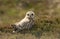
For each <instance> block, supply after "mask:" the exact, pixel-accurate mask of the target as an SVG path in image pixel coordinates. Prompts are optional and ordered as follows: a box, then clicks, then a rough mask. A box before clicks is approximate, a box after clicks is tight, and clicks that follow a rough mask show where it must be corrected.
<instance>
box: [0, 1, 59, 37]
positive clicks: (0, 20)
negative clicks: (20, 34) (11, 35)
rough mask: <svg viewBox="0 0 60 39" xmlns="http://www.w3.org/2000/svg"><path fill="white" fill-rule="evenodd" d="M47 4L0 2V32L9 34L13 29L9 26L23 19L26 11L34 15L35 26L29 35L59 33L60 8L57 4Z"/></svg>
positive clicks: (42, 2)
mask: <svg viewBox="0 0 60 39" xmlns="http://www.w3.org/2000/svg"><path fill="white" fill-rule="evenodd" d="M49 2H51V1H47V0H0V31H3V32H11V31H12V30H13V29H12V27H11V26H10V25H11V24H13V23H15V22H18V21H20V20H21V19H22V18H24V16H25V13H26V12H27V11H29V10H33V11H34V12H35V14H36V17H35V25H34V27H33V28H32V29H31V32H30V33H32V34H35V35H36V34H37V33H40V32H50V31H51V32H58V33H59V32H60V16H59V15H60V7H58V3H57V4H56V3H55V4H49ZM52 5H53V6H52ZM51 6H52V7H51ZM27 32H29V31H27ZM36 36H37V35H36Z"/></svg>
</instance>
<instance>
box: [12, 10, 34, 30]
mask: <svg viewBox="0 0 60 39" xmlns="http://www.w3.org/2000/svg"><path fill="white" fill-rule="evenodd" d="M34 18H35V13H34V12H33V11H28V12H26V15H25V17H24V18H23V19H22V20H21V21H19V22H17V23H14V24H13V25H12V27H13V28H14V30H15V31H16V30H17V31H20V30H24V29H30V28H32V26H33V25H34Z"/></svg>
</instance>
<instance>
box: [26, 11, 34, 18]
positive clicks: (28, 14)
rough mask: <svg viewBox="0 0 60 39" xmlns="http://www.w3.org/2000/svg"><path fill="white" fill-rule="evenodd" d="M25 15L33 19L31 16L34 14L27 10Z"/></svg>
mask: <svg viewBox="0 0 60 39" xmlns="http://www.w3.org/2000/svg"><path fill="white" fill-rule="evenodd" d="M26 17H27V18H30V19H33V18H34V17H35V14H34V12H33V11H28V12H27V13H26Z"/></svg>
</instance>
